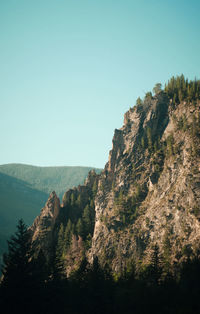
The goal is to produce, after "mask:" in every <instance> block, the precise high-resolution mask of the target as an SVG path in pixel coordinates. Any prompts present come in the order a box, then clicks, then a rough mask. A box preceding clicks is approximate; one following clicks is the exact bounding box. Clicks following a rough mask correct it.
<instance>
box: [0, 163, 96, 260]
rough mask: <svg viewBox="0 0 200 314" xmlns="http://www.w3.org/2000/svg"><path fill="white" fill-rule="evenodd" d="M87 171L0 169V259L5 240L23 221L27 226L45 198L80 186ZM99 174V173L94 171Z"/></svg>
mask: <svg viewBox="0 0 200 314" xmlns="http://www.w3.org/2000/svg"><path fill="white" fill-rule="evenodd" d="M91 169H92V168H91V167H36V166H29V165H23V164H7V165H1V166H0V230H1V231H0V256H2V253H3V252H5V251H6V249H7V245H6V240H7V239H8V238H9V236H10V235H11V234H12V233H13V232H14V231H15V228H16V225H17V222H18V220H19V219H20V218H23V219H24V221H25V223H26V224H27V225H31V223H32V222H33V220H34V219H35V218H36V216H37V215H38V214H39V212H40V209H41V208H42V207H43V206H44V204H45V202H46V200H47V199H48V195H49V193H50V192H52V191H53V190H56V192H57V194H58V195H59V197H61V198H62V196H63V194H64V191H66V189H69V188H70V187H73V186H75V185H78V184H80V183H83V181H84V179H85V178H86V176H87V174H88V172H89V171H90V170H91ZM96 171H97V172H100V171H101V170H100V169H96Z"/></svg>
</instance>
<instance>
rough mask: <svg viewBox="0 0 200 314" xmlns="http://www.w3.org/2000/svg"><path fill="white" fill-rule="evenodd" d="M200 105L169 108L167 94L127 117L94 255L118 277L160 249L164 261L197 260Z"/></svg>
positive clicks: (109, 173) (103, 179)
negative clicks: (199, 125) (189, 255)
mask: <svg viewBox="0 0 200 314" xmlns="http://www.w3.org/2000/svg"><path fill="white" fill-rule="evenodd" d="M198 119H199V104H195V105H192V104H190V105H189V104H187V105H186V104H185V103H180V104H179V105H177V106H176V107H174V106H173V105H172V104H170V101H169V99H168V98H167V96H166V95H165V94H164V93H163V92H162V93H159V95H158V96H156V97H154V98H153V99H152V100H151V101H150V102H149V103H148V105H146V106H145V104H144V105H143V106H137V107H135V108H134V109H130V110H129V111H128V112H127V113H126V114H125V119H124V126H123V127H122V128H121V129H120V130H116V131H115V135H114V139H113V148H112V150H111V152H110V157H109V162H108V164H107V165H106V167H105V170H104V171H103V172H102V174H101V176H100V179H99V185H98V187H100V186H104V187H105V188H104V191H102V190H101V189H100V188H98V192H97V196H96V201H95V205H96V207H95V210H96V223H95V230H94V236H93V241H92V249H91V256H96V255H97V256H98V257H99V260H100V261H102V263H106V262H108V261H110V263H109V264H111V265H112V267H113V270H114V271H116V272H119V271H121V270H122V269H123V268H125V267H127V265H128V264H129V263H130V262H131V261H134V262H135V263H136V265H137V264H138V265H139V264H141V262H142V263H144V264H145V263H148V261H149V258H150V255H151V251H152V248H153V247H154V246H155V245H157V246H158V247H159V251H160V254H162V256H163V258H164V259H165V261H166V262H170V263H171V264H172V265H173V264H174V263H177V262H180V261H181V259H183V258H185V256H187V254H194V255H196V254H199V253H198V250H199V247H200V246H199V245H200V223H199V218H200V211H199V208H200V173H199V165H200V158H199V152H198V150H199V134H198V136H195V135H194V133H195V132H199V131H198V128H199V127H198V123H199V120H198Z"/></svg>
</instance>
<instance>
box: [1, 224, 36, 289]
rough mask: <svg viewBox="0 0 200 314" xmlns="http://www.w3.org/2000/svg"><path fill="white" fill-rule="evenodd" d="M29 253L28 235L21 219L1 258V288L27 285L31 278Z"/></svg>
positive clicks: (29, 242)
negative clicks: (6, 250) (6, 251)
mask: <svg viewBox="0 0 200 314" xmlns="http://www.w3.org/2000/svg"><path fill="white" fill-rule="evenodd" d="M31 253H32V252H31V241H30V234H29V232H28V230H27V227H26V225H25V224H24V222H23V220H22V219H21V220H19V223H18V225H17V231H16V233H15V234H14V235H13V236H11V239H10V240H9V241H8V253H5V254H4V256H3V268H2V273H3V281H2V285H3V286H7V287H11V286H13V287H16V288H17V287H22V286H24V285H26V284H27V282H28V280H29V278H30V276H31V263H30V259H31V256H32V254H31Z"/></svg>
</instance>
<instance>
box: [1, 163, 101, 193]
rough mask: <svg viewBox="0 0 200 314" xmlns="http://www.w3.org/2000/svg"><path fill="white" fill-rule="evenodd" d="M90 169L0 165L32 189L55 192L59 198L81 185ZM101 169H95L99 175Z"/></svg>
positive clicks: (4, 170) (7, 173) (3, 171)
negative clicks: (70, 189)
mask: <svg viewBox="0 0 200 314" xmlns="http://www.w3.org/2000/svg"><path fill="white" fill-rule="evenodd" d="M91 169H93V168H92V167H67V166H65V167H37V166H31V165H23V164H6V165H0V173H4V174H6V175H9V176H11V177H14V178H16V179H19V180H23V181H25V182H26V183H28V184H29V185H30V186H31V187H32V188H33V189H36V190H40V191H43V192H45V193H48V194H49V193H51V192H52V191H54V190H55V191H56V193H57V194H58V196H59V197H60V198H62V197H63V194H64V192H65V191H66V190H68V189H69V188H72V187H73V186H77V185H78V184H82V183H83V182H84V180H85V178H86V177H87V174H88V172H89V171H90V170H91ZM100 171H101V169H96V172H97V173H99V172H100Z"/></svg>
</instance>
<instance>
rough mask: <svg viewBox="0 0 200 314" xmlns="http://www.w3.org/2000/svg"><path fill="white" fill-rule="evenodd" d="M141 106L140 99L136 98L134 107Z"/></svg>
mask: <svg viewBox="0 0 200 314" xmlns="http://www.w3.org/2000/svg"><path fill="white" fill-rule="evenodd" d="M142 104H143V102H142V99H141V98H140V97H138V98H137V100H136V105H137V106H141V105H142Z"/></svg>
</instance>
